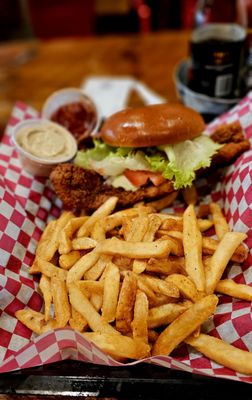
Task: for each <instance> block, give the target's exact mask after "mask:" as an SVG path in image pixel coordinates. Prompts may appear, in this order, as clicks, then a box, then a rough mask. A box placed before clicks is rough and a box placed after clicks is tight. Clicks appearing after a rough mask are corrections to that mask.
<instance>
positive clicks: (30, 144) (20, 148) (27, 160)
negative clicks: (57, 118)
mask: <svg viewBox="0 0 252 400" xmlns="http://www.w3.org/2000/svg"><path fill="white" fill-rule="evenodd" d="M11 141H12V144H13V145H14V146H15V148H16V151H17V153H18V157H19V160H20V162H21V164H22V166H23V168H24V169H25V170H26V171H27V172H29V173H30V174H32V175H35V176H44V177H48V176H49V175H50V172H51V171H52V169H53V168H54V167H55V166H56V165H57V164H59V163H63V162H68V161H71V160H72V159H73V158H74V156H75V154H76V152H77V143H76V140H75V139H74V137H73V136H72V134H71V133H70V132H69V131H68V130H67V129H65V128H64V127H62V126H61V125H59V124H56V123H54V122H51V121H48V120H46V119H40V118H33V119H28V120H25V121H22V122H19V123H18V124H17V125H15V126H14V127H13V130H12V136H11Z"/></svg>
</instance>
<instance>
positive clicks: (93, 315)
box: [68, 283, 120, 335]
mask: <svg viewBox="0 0 252 400" xmlns="http://www.w3.org/2000/svg"><path fill="white" fill-rule="evenodd" d="M68 289H69V298H70V303H71V305H72V306H73V307H74V308H75V309H76V311H78V312H79V313H80V314H81V315H82V316H83V318H85V320H86V321H87V323H88V325H89V327H90V328H91V329H92V330H93V331H94V332H100V333H109V334H114V335H120V333H119V332H118V331H117V330H116V329H114V328H113V327H112V326H111V325H109V324H108V323H107V322H105V321H104V320H103V319H102V317H101V316H100V314H99V313H98V312H97V311H96V309H95V308H94V306H93V305H92V304H91V303H90V301H89V300H88V298H87V297H86V296H85V295H84V294H83V293H82V291H81V290H80V289H79V288H78V287H77V286H76V284H74V283H71V284H70V285H69V287H68Z"/></svg>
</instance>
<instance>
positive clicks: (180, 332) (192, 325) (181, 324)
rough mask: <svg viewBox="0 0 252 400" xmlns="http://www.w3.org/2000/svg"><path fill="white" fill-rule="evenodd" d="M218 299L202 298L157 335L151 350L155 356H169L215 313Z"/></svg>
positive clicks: (215, 297)
mask: <svg viewBox="0 0 252 400" xmlns="http://www.w3.org/2000/svg"><path fill="white" fill-rule="evenodd" d="M217 303H218V297H217V296H215V295H214V294H212V295H209V296H206V297H203V298H202V299H200V300H198V301H197V302H196V303H194V304H193V305H192V306H191V307H189V308H188V309H187V310H186V311H184V313H183V314H181V315H180V316H179V317H178V318H176V319H175V320H174V321H173V322H172V323H171V324H170V325H168V327H167V328H165V330H164V331H163V332H162V333H161V334H160V335H159V337H158V339H157V341H156V342H155V344H154V346H153V350H152V354H153V355H154V356H155V355H161V354H163V355H169V354H170V353H171V352H172V351H173V350H174V349H175V347H176V346H177V345H179V344H180V343H181V342H183V340H184V339H185V338H186V337H187V336H189V335H191V334H192V333H193V332H194V331H195V329H197V328H198V326H200V325H201V324H202V323H203V322H205V321H206V320H207V319H208V318H209V317H210V316H211V315H212V314H213V313H214V311H215V308H216V306H217Z"/></svg>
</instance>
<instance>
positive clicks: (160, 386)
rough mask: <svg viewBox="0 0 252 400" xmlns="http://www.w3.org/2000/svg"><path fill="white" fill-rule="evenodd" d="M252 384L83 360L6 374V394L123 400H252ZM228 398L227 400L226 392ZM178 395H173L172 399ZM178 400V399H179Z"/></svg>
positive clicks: (1, 385)
mask: <svg viewBox="0 0 252 400" xmlns="http://www.w3.org/2000/svg"><path fill="white" fill-rule="evenodd" d="M251 389H252V388H251V385H249V384H247V383H242V382H236V381H231V380H227V379H219V378H212V377H206V376H203V375H194V374H191V373H187V372H182V371H175V370H170V369H167V368H163V367H158V366H155V365H149V364H140V365H136V366H131V367H107V366H101V365H95V364H89V363H83V362H78V361H71V360H66V361H64V362H59V363H54V364H49V365H45V366H43V367H37V368H32V369H26V370H22V371H15V372H12V373H8V374H0V394H15V395H18V394H19V395H47V396H50V395H54V396H56V395H61V396H71V397H75V396H76V397H78V396H79V397H89V396H90V397H91V396H93V397H99V398H105V397H114V398H117V399H119V398H120V399H125V400H126V399H145V400H146V399H152V400H155V399H157V400H158V399H165V398H166V399H167V398H168V396H169V398H170V399H174V396H177V397H178V398H185V399H186V400H195V399H196V400H207V399H215V400H216V399H219V398H221V399H224V398H225V399H228V400H229V399H233V398H234V399H236V400H237V398H241V399H242V400H247V399H252V391H251ZM224 393H225V396H224V397H223V394H224ZM171 396H173V397H171ZM175 400H177V399H175Z"/></svg>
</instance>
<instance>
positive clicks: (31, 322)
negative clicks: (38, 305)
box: [15, 308, 58, 335]
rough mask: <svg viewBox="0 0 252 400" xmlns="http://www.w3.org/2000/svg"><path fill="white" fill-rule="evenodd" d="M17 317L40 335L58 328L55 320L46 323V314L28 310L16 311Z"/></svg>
mask: <svg viewBox="0 0 252 400" xmlns="http://www.w3.org/2000/svg"><path fill="white" fill-rule="evenodd" d="M15 317H16V318H17V319H18V320H19V321H20V322H22V324H24V325H25V326H26V327H27V328H29V329H31V331H33V332H35V333H37V334H38V335H41V334H42V333H44V332H47V331H49V330H51V329H56V328H57V327H58V326H57V322H56V321H55V320H52V319H50V320H49V321H47V322H46V321H45V316H44V314H42V313H40V312H38V311H34V310H32V309H28V308H26V309H23V310H18V311H16V312H15Z"/></svg>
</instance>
